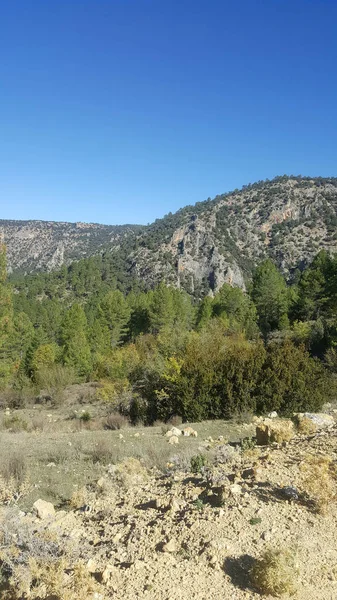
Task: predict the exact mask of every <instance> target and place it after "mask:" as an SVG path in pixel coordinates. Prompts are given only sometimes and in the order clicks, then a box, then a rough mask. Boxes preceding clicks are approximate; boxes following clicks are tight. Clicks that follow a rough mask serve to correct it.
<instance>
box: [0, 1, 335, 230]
mask: <svg viewBox="0 0 337 600" xmlns="http://www.w3.org/2000/svg"><path fill="white" fill-rule="evenodd" d="M336 22H337V2H336V1H335V0H331V1H310V0H305V1H304V0H303V1H299V0H291V1H281V0H280V1H276V0H275V1H274V0H264V1H262V0H245V1H244V0H242V1H240V0H237V1H236V2H234V1H232V2H227V1H226V0H219V1H215V0H208V1H207V2H206V1H199V0H169V1H167V0H120V1H118V0H90V1H89V0H21V1H18V0H10V2H8V1H7V0H0V56H1V61H0V218H12V219H29V218H31V219H47V220H59V221H63V220H64V221H94V222H102V223H112V224H115V223H147V222H151V221H152V220H154V219H155V218H157V217H161V216H163V215H164V214H165V213H167V212H169V211H172V212H173V211H175V210H177V209H178V208H180V207H182V206H184V205H185V204H191V203H194V202H197V201H200V200H204V199H206V198H207V197H209V196H210V197H213V196H215V195H216V194H218V193H222V192H225V191H228V190H231V189H233V188H235V187H241V186H242V185H244V184H246V183H249V182H253V181H256V180H258V179H265V178H267V177H268V178H271V177H273V176H275V175H277V174H284V173H293V174H300V173H301V174H303V175H307V174H308V175H322V176H329V175H335V176H336V175H337V147H336V142H337V67H336V65H337V41H336V40H337V38H336Z"/></svg>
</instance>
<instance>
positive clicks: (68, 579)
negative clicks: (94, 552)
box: [0, 510, 103, 600]
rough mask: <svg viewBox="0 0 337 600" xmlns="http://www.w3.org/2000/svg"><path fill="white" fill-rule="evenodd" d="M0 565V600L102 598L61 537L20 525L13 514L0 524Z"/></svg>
mask: <svg viewBox="0 0 337 600" xmlns="http://www.w3.org/2000/svg"><path fill="white" fill-rule="evenodd" d="M0 564H1V578H2V582H1V583H4V584H5V585H4V588H2V595H1V598H3V600H6V599H7V598H8V600H21V599H22V598H30V599H31V600H40V599H41V598H54V599H55V600H59V599H61V598H64V599H65V598H66V599H67V600H87V599H88V598H93V597H94V594H95V592H96V593H97V597H103V596H101V594H99V592H100V590H101V588H100V586H99V585H98V583H97V582H96V581H95V580H94V579H93V578H92V577H91V576H90V573H89V572H88V569H87V568H86V566H85V565H84V564H83V563H82V562H79V561H78V559H77V557H76V553H75V551H74V549H73V548H72V547H71V545H70V544H69V542H68V541H67V540H66V539H65V537H62V536H60V535H58V534H57V532H55V531H54V532H50V531H48V530H46V529H45V527H44V526H41V527H38V526H36V524H34V525H30V524H27V523H23V522H22V520H21V519H20V516H19V514H18V513H17V512H16V511H13V510H12V511H8V512H7V514H6V515H5V518H4V519H3V520H2V521H1V522H0Z"/></svg>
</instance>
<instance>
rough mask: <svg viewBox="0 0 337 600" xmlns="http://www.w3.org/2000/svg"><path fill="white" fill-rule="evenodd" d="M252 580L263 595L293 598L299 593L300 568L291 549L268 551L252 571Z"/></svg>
mask: <svg viewBox="0 0 337 600" xmlns="http://www.w3.org/2000/svg"><path fill="white" fill-rule="evenodd" d="M251 580H252V583H253V585H254V586H255V587H256V589H257V590H258V591H259V592H261V593H262V594H270V595H272V596H281V595H282V594H288V595H290V596H293V595H294V594H295V593H296V591H297V580H298V567H297V563H296V554H295V552H294V551H293V550H291V549H276V550H275V549H272V548H270V549H268V550H266V552H265V553H264V554H263V555H262V556H261V558H260V559H258V560H257V561H256V563H255V565H254V566H253V568H252V571H251Z"/></svg>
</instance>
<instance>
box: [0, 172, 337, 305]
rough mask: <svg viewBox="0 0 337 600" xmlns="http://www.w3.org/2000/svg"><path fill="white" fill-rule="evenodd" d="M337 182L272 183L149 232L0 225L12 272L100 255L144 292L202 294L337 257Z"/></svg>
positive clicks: (209, 203)
mask: <svg viewBox="0 0 337 600" xmlns="http://www.w3.org/2000/svg"><path fill="white" fill-rule="evenodd" d="M336 210H337V179H336V178H308V177H305V178H303V177H287V176H283V177H277V178H275V179H274V180H272V181H261V182H258V183H255V184H252V185H248V186H245V187H243V188H242V190H235V191H234V192H231V193H228V194H224V195H221V196H217V197H216V198H214V199H213V200H211V199H208V200H206V201H204V202H199V203H197V204H196V205H194V206H187V207H185V208H183V209H181V210H180V211H178V212H177V213H175V214H171V213H170V214H169V215H166V216H165V217H164V218H163V219H158V220H157V221H155V222H154V223H153V224H152V225H149V226H147V227H137V226H120V227H113V226H106V225H95V224H89V225H85V224H81V223H77V224H69V223H44V222H40V221H26V222H20V221H0V230H2V232H3V235H4V238H5V242H6V244H7V246H8V257H9V265H10V267H11V269H12V270H21V271H26V272H32V271H36V270H48V271H50V270H52V269H55V268H57V267H59V266H60V265H61V264H63V263H66V264H69V262H71V261H72V260H76V259H79V258H83V257H88V256H91V255H94V254H97V253H99V252H102V251H103V250H105V251H107V252H108V253H111V260H112V262H115V263H116V264H117V263H118V268H119V269H121V270H123V269H124V270H125V272H128V273H129V274H131V275H132V277H135V278H138V279H139V278H140V279H141V280H142V281H143V282H145V284H146V285H147V286H152V285H154V284H155V283H158V282H159V281H160V280H161V279H164V280H165V281H167V282H168V283H170V284H172V285H176V286H177V287H183V288H184V289H186V290H187V291H189V292H191V293H193V294H195V295H198V296H199V295H202V294H204V293H205V292H206V293H207V291H209V290H211V291H216V290H218V289H219V288H220V287H221V285H222V284H223V283H224V282H228V283H230V284H232V285H238V286H240V287H243V288H244V287H245V283H246V282H247V280H248V279H249V277H250V275H251V273H252V270H253V268H254V266H255V265H256V264H257V263H258V262H259V261H261V260H262V259H263V258H265V257H268V256H269V257H271V258H272V259H273V260H274V261H275V262H276V263H277V264H278V265H279V266H280V268H281V269H282V270H283V272H284V273H285V274H286V275H287V276H288V275H289V274H290V273H291V272H292V271H293V270H294V269H296V268H301V267H302V266H303V265H304V264H306V263H308V262H310V261H311V260H312V258H313V257H314V256H315V255H316V254H317V252H318V251H319V250H320V249H323V248H324V249H326V250H328V251H330V252H336V251H337V213H336Z"/></svg>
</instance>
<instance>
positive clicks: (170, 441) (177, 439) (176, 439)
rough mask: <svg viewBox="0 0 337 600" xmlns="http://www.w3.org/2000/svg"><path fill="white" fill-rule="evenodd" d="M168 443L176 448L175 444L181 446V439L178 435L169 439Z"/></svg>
mask: <svg viewBox="0 0 337 600" xmlns="http://www.w3.org/2000/svg"><path fill="white" fill-rule="evenodd" d="M168 443H169V444H172V446H174V444H179V438H178V436H176V435H172V436H171V437H170V438H169V439H168Z"/></svg>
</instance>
